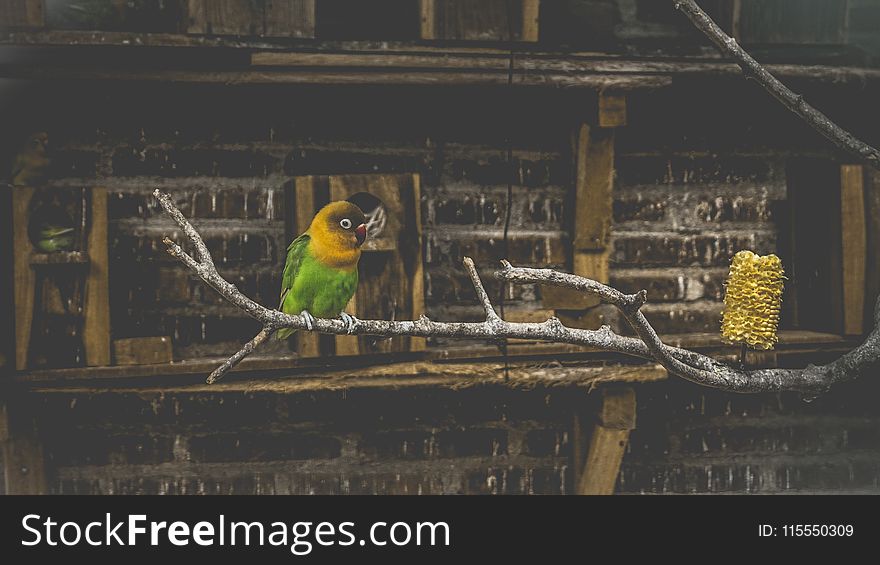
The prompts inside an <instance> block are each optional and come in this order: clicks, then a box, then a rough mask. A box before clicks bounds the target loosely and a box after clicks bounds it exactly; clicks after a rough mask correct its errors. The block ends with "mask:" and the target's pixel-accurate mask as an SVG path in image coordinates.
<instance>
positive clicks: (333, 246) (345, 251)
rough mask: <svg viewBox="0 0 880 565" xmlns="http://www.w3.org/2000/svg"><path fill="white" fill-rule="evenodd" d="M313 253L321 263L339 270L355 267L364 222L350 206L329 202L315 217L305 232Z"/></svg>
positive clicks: (349, 203)
mask: <svg viewBox="0 0 880 565" xmlns="http://www.w3.org/2000/svg"><path fill="white" fill-rule="evenodd" d="M306 233H307V234H309V236H310V237H311V238H312V242H313V252H314V253H315V254H316V256H317V257H318V259H320V260H321V261H322V262H324V263H326V264H329V265H334V266H338V267H347V266H354V265H357V261H358V259H359V258H360V255H361V250H360V247H361V245H363V243H364V240H365V239H366V238H367V222H366V218H364V213H363V212H362V211H361V209H360V208H358V207H357V206H355V205H354V204H352V203H351V202H346V201H338V202H331V203H329V204H327V205H326V206H324V207H323V208H321V209H320V210H319V211H318V213H317V214H315V217H314V219H313V220H312V223H311V225H310V226H309V229H308V231H307V232H306Z"/></svg>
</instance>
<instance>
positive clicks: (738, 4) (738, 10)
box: [730, 0, 742, 41]
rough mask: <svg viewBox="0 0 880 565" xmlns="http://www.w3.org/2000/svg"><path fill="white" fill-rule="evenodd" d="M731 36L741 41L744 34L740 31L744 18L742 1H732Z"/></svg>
mask: <svg viewBox="0 0 880 565" xmlns="http://www.w3.org/2000/svg"><path fill="white" fill-rule="evenodd" d="M730 3H731V5H730V35H731V36H732V37H733V38H734V39H736V40H737V41H740V40H741V39H742V33H741V31H740V19H741V18H742V0H730Z"/></svg>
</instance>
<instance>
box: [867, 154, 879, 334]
mask: <svg viewBox="0 0 880 565" xmlns="http://www.w3.org/2000/svg"><path fill="white" fill-rule="evenodd" d="M865 201H866V205H865V206H866V212H867V214H866V215H867V218H868V220H867V241H868V246H867V261H866V264H865V271H866V272H865V282H866V284H865V286H866V288H865V319H866V320H869V321H870V320H873V319H874V318H873V315H874V305H875V303H876V302H877V297H878V296H880V171H877V170H875V169H868V183H867V186H866V187H865Z"/></svg>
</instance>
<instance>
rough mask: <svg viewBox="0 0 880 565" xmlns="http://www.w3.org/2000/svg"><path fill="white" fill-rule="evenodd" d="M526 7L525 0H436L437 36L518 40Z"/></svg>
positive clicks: (438, 37)
mask: <svg viewBox="0 0 880 565" xmlns="http://www.w3.org/2000/svg"><path fill="white" fill-rule="evenodd" d="M522 9H523V6H522V3H521V2H516V1H514V2H511V0H483V1H482V2H473V1H471V0H435V8H434V10H435V16H434V20H435V26H436V27H435V30H436V31H435V33H436V38H437V39H461V40H475V41H515V40H518V39H519V38H520V36H521V33H522V24H523V14H522ZM511 19H512V21H511Z"/></svg>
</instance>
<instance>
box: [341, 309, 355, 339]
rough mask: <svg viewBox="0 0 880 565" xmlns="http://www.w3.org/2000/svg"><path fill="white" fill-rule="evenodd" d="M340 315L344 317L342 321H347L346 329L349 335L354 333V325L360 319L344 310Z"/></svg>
mask: <svg viewBox="0 0 880 565" xmlns="http://www.w3.org/2000/svg"><path fill="white" fill-rule="evenodd" d="M339 317H340V318H342V321H343V322H344V323H345V331H346V333H347V334H348V335H351V334H353V333H354V325H355V324H356V323H357V321H358V319H357V318H355V317H354V316H352V315H351V314H347V313H345V312H342V313H341V314H339Z"/></svg>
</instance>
